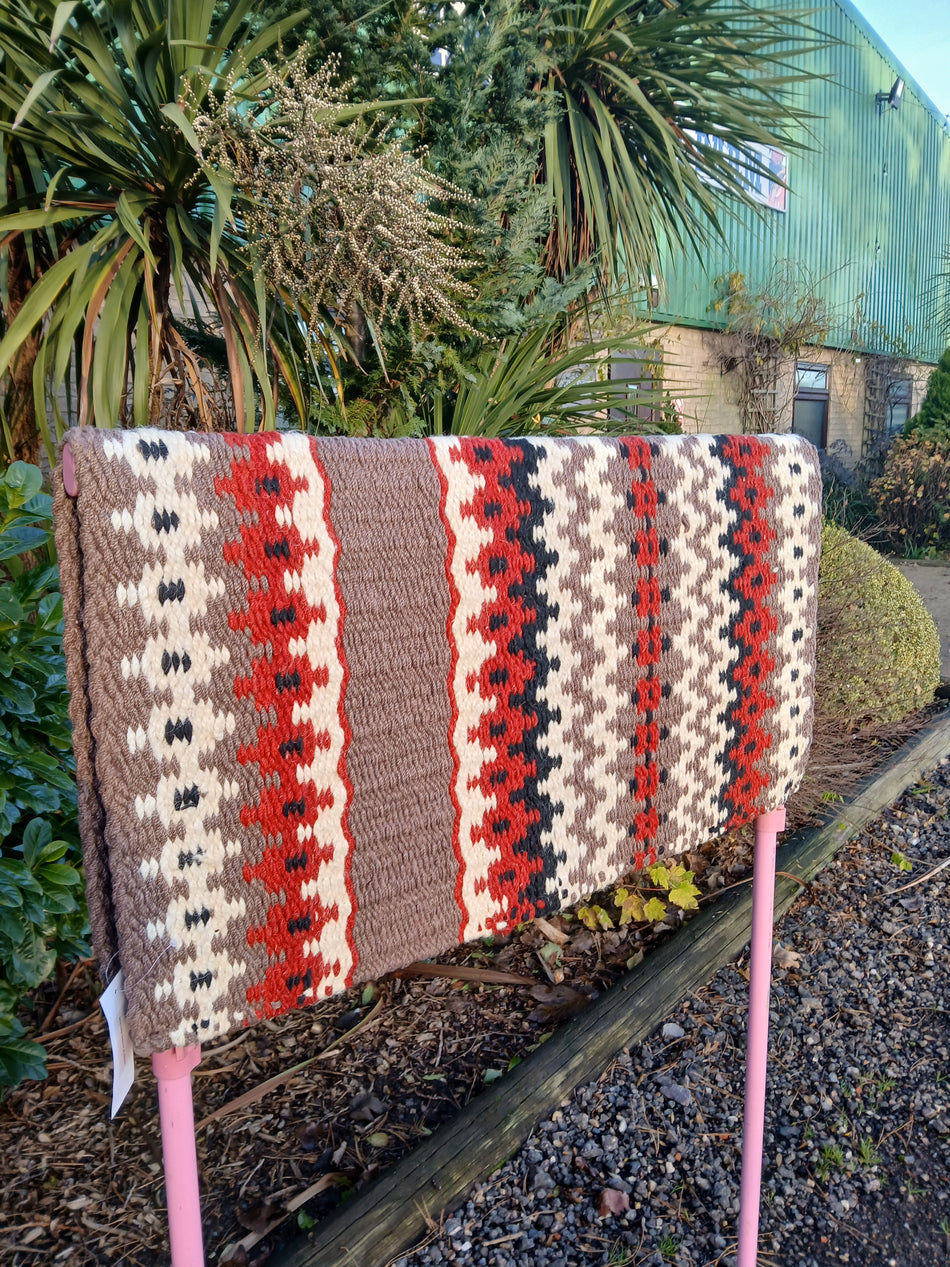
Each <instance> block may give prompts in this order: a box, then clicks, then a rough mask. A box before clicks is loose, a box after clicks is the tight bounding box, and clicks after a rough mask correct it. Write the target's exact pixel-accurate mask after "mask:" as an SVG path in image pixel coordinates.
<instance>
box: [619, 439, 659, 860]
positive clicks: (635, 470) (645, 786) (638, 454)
mask: <svg viewBox="0 0 950 1267" xmlns="http://www.w3.org/2000/svg"><path fill="white" fill-rule="evenodd" d="M623 445H624V447H625V449H626V451H627V459H628V461H629V464H630V471H631V475H632V477H633V482H632V485H631V489H630V496H629V501H630V508H631V510H632V511H633V514H634V515H635V516H636V518H637V520H638V521H639V525H638V527H637V529H636V531H635V532H634V539H633V542H632V543H631V549H632V552H633V557H634V562H635V563H636V566H637V568H638V569H639V572H640V576H639V579H638V581H637V589H636V593H635V594H634V595H633V604H634V608H635V610H636V613H637V619H638V622H639V625H640V628H639V630H638V632H637V641H636V643H635V644H634V646H633V649H632V650H633V655H634V658H635V660H636V663H637V666H638V668H639V669H640V671H641V673H642V677H641V678H640V680H639V681H638V682H637V687H636V691H635V692H634V697H633V702H634V703H635V704H636V706H637V725H636V731H635V734H634V736H633V745H634V752H635V753H636V765H635V767H634V772H633V778H632V779H631V782H630V790H631V792H632V793H633V794H634V796H635V797H636V798H637V800H638V801H640V802H642V808H641V809H639V810H638V811H637V812H636V814H635V815H634V822H633V829H634V830H633V836H634V841H635V849H634V855H633V858H634V866H635V867H637V868H638V869H639V868H641V867H644V866H650V865H652V864H653V863H654V862H655V861H656V844H655V840H656V835H657V832H658V830H659V826H660V819H659V815H658V814H657V811H656V808H655V805H654V800H655V798H656V793H657V788H658V786H659V779H660V768H659V764H658V762H657V751H658V749H659V746H660V727H659V725H658V724H657V722H656V713H657V710H658V708H659V705H660V700H661V698H662V695H663V688H662V683H661V682H660V680H659V667H658V666H659V663H660V653H661V652H662V650H663V636H662V631H661V627H660V605H661V602H662V593H661V590H660V584H659V581H658V580H657V579H656V575H655V571H654V569H655V568H656V566H657V564H658V562H659V559H660V551H661V542H660V537H659V533H658V532H657V528H656V508H657V488H656V483H655V482H654V479H653V472H652V467H653V459H652V453H651V450H650V445H649V442H648V441H646V440H644V439H641V438H640V437H628V438H625V439H624V440H623Z"/></svg>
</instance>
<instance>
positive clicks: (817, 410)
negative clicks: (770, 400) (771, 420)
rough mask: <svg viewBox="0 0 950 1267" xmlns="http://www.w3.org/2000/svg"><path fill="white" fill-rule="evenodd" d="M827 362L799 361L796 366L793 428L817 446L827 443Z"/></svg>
mask: <svg viewBox="0 0 950 1267" xmlns="http://www.w3.org/2000/svg"><path fill="white" fill-rule="evenodd" d="M828 399H829V395H828V366H827V365H814V364H812V363H810V362H808V361H799V362H798V364H797V365H796V366H795V397H794V400H793V401H792V430H793V431H794V432H795V434H796V435H797V436H804V437H805V439H806V440H810V441H811V442H812V444H813V445H815V447H816V448H819V449H824V448H825V447H826V446H827V444H828Z"/></svg>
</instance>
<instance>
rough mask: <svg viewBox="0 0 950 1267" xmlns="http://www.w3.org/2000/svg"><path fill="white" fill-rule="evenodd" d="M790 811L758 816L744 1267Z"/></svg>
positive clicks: (751, 1227)
mask: <svg viewBox="0 0 950 1267" xmlns="http://www.w3.org/2000/svg"><path fill="white" fill-rule="evenodd" d="M784 827H785V809H784V807H782V808H781V809H776V810H772V811H770V812H769V813H768V814H760V815H759V817H758V818H757V819H756V820H755V864H754V866H755V869H754V874H753V880H752V954H751V958H750V963H749V1033H748V1042H747V1048H746V1071H745V1116H744V1121H743V1129H742V1189H741V1192H740V1196H739V1262H738V1267H755V1264H756V1260H757V1256H758V1241H759V1199H760V1196H761V1192H762V1136H763V1134H764V1130H765V1075H766V1067H767V1065H768V1058H769V993H770V988H771V985H772V921H773V917H774V912H775V851H776V844H777V841H776V837H777V835H778V833H779V832H780V831H782V830H783V828H784Z"/></svg>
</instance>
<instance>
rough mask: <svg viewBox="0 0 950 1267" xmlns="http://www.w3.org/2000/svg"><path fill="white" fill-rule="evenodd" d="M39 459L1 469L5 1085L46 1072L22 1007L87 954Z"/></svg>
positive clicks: (1, 1012)
mask: <svg viewBox="0 0 950 1267" xmlns="http://www.w3.org/2000/svg"><path fill="white" fill-rule="evenodd" d="M41 487H42V476H41V475H40V472H39V471H38V470H37V468H36V467H35V466H28V465H27V464H26V463H24V462H14V463H13V465H12V466H10V467H9V468H8V469H7V470H6V471H5V472H3V473H2V474H0V1086H4V1085H6V1086H12V1085H15V1084H16V1083H17V1082H19V1081H20V1080H21V1079H23V1078H39V1077H44V1076H45V1069H46V1056H45V1052H44V1050H43V1048H42V1047H41V1046H40V1045H39V1044H38V1043H34V1042H31V1041H30V1040H28V1039H27V1038H25V1037H24V1030H23V1026H22V1025H21V1023H20V1021H19V1020H18V1018H17V1011H18V1009H19V1007H20V1004H21V1001H22V999H23V997H24V995H25V994H26V993H27V992H28V991H30V990H34V989H36V987H37V986H39V985H41V984H42V983H43V982H44V981H45V980H46V979H47V978H48V977H49V976H50V974H51V973H52V971H53V968H54V967H55V964H56V960H57V959H58V958H65V959H68V958H75V957H77V956H80V955H83V954H88V947H87V945H86V942H85V931H86V913H85V904H84V900H83V885H82V877H81V875H80V871H79V863H80V856H81V855H80V846H79V833H78V829H77V824H76V784H75V775H74V765H73V757H72V749H71V745H70V731H69V721H68V716H67V706H68V700H69V696H68V692H67V690H66V673H65V665H64V661H63V651H62V602H61V599H60V595H59V590H58V583H59V577H58V572H57V568H56V563H55V557H54V555H53V547H52V539H51V532H50V522H51V512H52V507H51V503H50V498H49V497H48V496H47V495H46V494H44V493H42V492H41V491H40V490H41Z"/></svg>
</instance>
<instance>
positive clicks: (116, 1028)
mask: <svg viewBox="0 0 950 1267" xmlns="http://www.w3.org/2000/svg"><path fill="white" fill-rule="evenodd" d="M99 1006H100V1007H101V1008H102V1010H103V1012H104V1014H105V1018H106V1022H107V1023H108V1026H109V1041H110V1042H111V1043H112V1116H113V1117H115V1115H116V1114H117V1113H118V1111H119V1109H120V1108H121V1107H122V1101H123V1100H124V1099H125V1097H126V1096H127V1095H128V1094H129V1091H130V1089H131V1087H132V1083H133V1082H134V1081H135V1055H134V1054H133V1051H132V1039H131V1037H130V1036H129V1026H128V1022H127V1020H126V1016H125V987H124V980H123V977H122V970H121V969H119V971H118V972H117V973H116V975H115V976H114V977H113V978H112V980H111V981H110V982H109V984H108V985H107V986H106V988H105V989H104V990H103V992H102V994H101V996H100V998H99Z"/></svg>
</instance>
